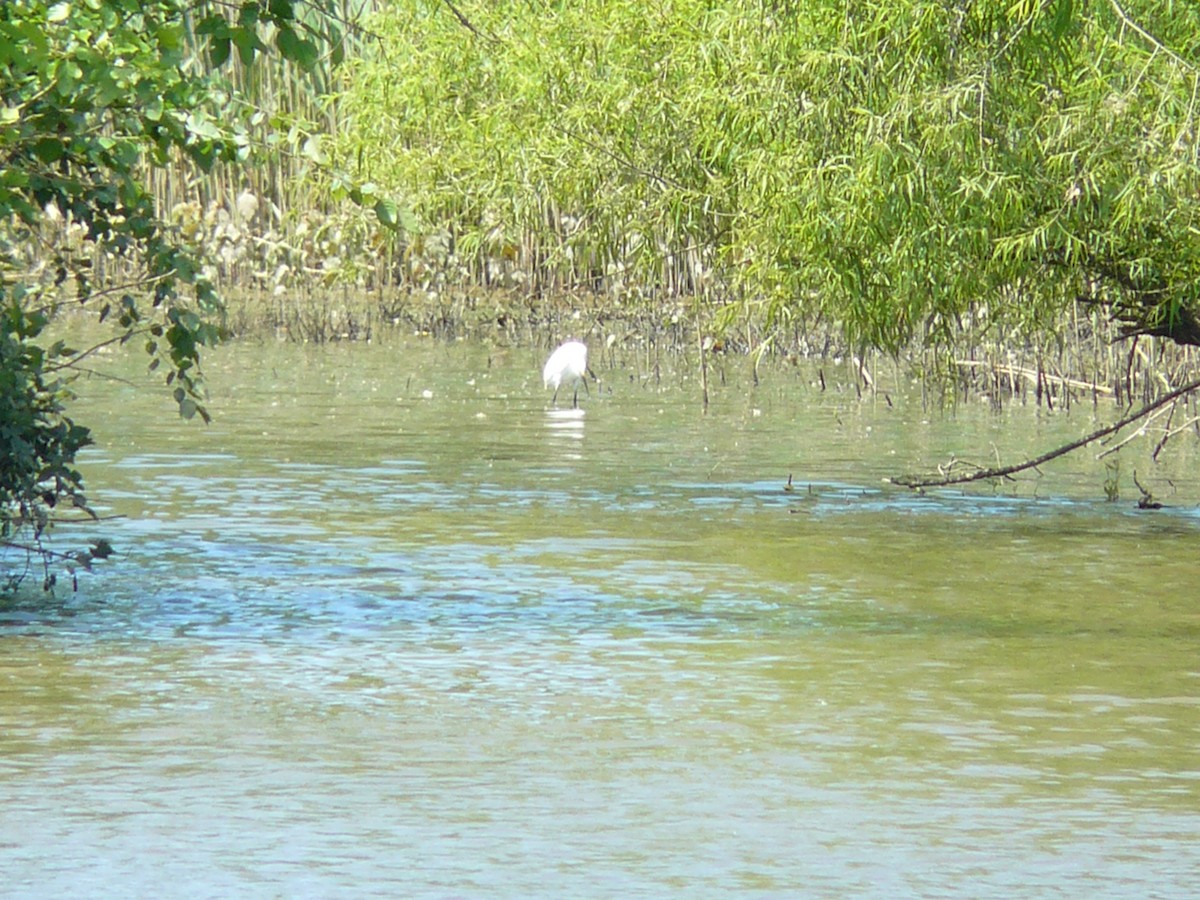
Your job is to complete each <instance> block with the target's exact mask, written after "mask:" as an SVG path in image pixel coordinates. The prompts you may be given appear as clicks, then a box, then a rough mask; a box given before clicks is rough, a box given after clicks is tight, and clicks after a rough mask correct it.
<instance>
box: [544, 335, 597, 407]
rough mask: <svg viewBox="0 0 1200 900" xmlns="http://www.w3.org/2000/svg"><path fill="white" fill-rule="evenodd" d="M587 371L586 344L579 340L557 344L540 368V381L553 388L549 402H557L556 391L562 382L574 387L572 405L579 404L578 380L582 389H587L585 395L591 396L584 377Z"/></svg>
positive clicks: (548, 387)
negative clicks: (581, 384) (543, 366)
mask: <svg viewBox="0 0 1200 900" xmlns="http://www.w3.org/2000/svg"><path fill="white" fill-rule="evenodd" d="M589 371H590V370H589V369H588V364H587V345H586V344H584V343H582V342H580V341H567V342H566V343H565V344H562V345H561V346H559V347H558V349H556V350H555V351H554V352H553V353H551V354H550V358H549V359H548V360H546V367H545V368H544V369H542V381H543V382H544V383H545V385H546V388H547V390H548V389H550V388H554V399H553V400H552V401H551V402H552V403H554V404H555V405H557V404H558V391H559V388H561V387H562V386H563V385H564V384H571V385H573V386H574V388H575V394H574V396H573V397H572V399H571V406H573V407H575V406H578V405H579V384H580V382H582V383H583V389H584V390H585V391H587V395H588V396H589V397H591V396H592V391H591V388H589V387H588V383H587V378H586V377H585V376H586V375H587V373H588V372H589ZM593 377H594V376H593Z"/></svg>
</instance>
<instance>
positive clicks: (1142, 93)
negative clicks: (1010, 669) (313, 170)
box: [341, 0, 1200, 350]
mask: <svg viewBox="0 0 1200 900" xmlns="http://www.w3.org/2000/svg"><path fill="white" fill-rule="evenodd" d="M374 27H375V28H376V29H377V30H378V31H379V32H380V33H381V35H382V36H383V38H384V40H383V42H382V45H381V49H380V51H379V52H378V53H373V54H368V55H366V56H364V57H363V58H361V59H359V60H357V63H356V66H357V68H356V78H355V81H354V84H353V87H352V89H351V91H350V94H349V96H348V97H346V98H345V103H344V106H343V110H344V111H345V112H347V113H349V114H350V116H351V121H352V122H353V123H354V127H352V128H347V129H344V130H343V132H342V134H341V152H342V155H343V159H344V160H345V161H346V162H347V164H348V165H350V164H357V165H358V166H359V171H360V173H362V174H363V175H364V176H369V177H370V178H372V179H373V180H375V181H377V182H379V183H381V184H383V185H384V186H386V187H388V188H395V189H397V190H400V191H403V192H405V194H406V196H407V200H408V204H409V206H411V208H412V209H413V211H414V212H415V213H416V214H417V216H418V217H419V218H420V219H421V221H422V222H423V224H424V227H425V228H426V229H427V230H428V231H429V232H433V231H435V230H437V229H440V228H446V229H448V231H449V233H450V234H451V236H452V240H453V244H454V247H455V250H456V252H458V253H459V254H461V255H465V256H483V257H488V258H503V259H512V258H515V259H517V261H518V267H519V268H523V269H524V270H525V271H527V272H528V277H529V278H530V279H531V281H532V283H534V284H535V285H537V286H572V285H579V284H589V283H599V282H600V281H601V280H605V279H607V280H608V282H609V283H611V282H612V280H613V278H614V275H619V276H620V278H621V279H622V281H623V282H624V283H628V284H631V285H643V286H645V285H649V286H652V287H653V288H654V289H655V290H656V291H668V292H674V293H684V294H688V293H693V292H694V293H698V294H700V295H703V296H715V297H717V298H719V299H725V300H728V301H730V302H732V303H734V305H735V306H736V308H737V309H738V310H739V311H741V312H746V313H750V314H752V315H757V316H759V317H760V318H761V319H762V320H765V321H779V322H782V321H792V322H795V321H804V322H812V321H816V320H818V319H820V320H823V321H825V322H826V323H833V324H836V325H838V326H840V327H841V328H843V329H844V330H845V333H846V334H847V335H848V336H849V337H850V338H851V340H853V341H854V342H856V343H861V344H864V345H873V346H876V347H880V348H885V349H890V350H895V349H898V348H900V347H903V346H905V345H906V344H908V343H909V342H911V341H913V340H914V339H916V340H919V341H922V342H925V343H929V342H935V343H936V342H939V341H945V340H949V339H950V338H951V337H952V336H953V334H954V333H955V332H956V330H957V329H959V328H961V327H962V325H963V322H964V320H965V319H970V321H971V322H972V323H973V325H974V326H976V327H978V326H979V324H980V323H983V324H984V326H986V325H987V323H990V322H996V323H1003V324H1004V327H1005V328H1011V329H1018V330H1020V329H1025V330H1027V331H1029V330H1037V329H1044V328H1046V327H1050V326H1052V325H1053V324H1054V323H1056V322H1058V321H1060V316H1061V313H1062V311H1063V309H1064V308H1065V307H1066V306H1067V305H1069V304H1071V303H1073V302H1075V301H1076V300H1083V301H1084V302H1089V303H1096V304H1098V305H1100V306H1102V307H1103V308H1105V309H1107V310H1108V311H1109V312H1110V313H1111V314H1112V315H1113V316H1114V317H1116V318H1117V319H1118V320H1119V321H1122V322H1124V323H1126V324H1127V325H1128V327H1129V328H1130V330H1131V331H1141V332H1147V333H1154V334H1161V335H1164V336H1168V337H1171V338H1174V339H1175V340H1178V341H1181V342H1185V343H1196V342H1200V327H1197V320H1196V318H1195V316H1196V312H1197V305H1196V304H1197V300H1196V290H1197V288H1196V285H1197V283H1200V241H1197V239H1196V238H1197V234H1198V233H1200V217H1198V212H1200V165H1198V150H1197V135H1196V116H1197V113H1198V109H1197V97H1198V95H1200V88H1198V84H1197V67H1198V66H1200V7H1198V6H1196V5H1194V4H1180V3H1173V2H1167V0H1143V2H1136V3H1135V2H1128V3H1126V4H1122V3H1119V2H1117V0H1097V2H1092V3H1073V2H1071V0H1014V2H1002V3H996V2H982V0H976V2H963V3H945V2H933V0H898V2H852V0H850V2H848V0H836V2H835V0H815V2H805V3H796V2H766V0H758V2H752V0H671V2H664V3H655V4H643V3H633V2H629V0H593V2H584V3H562V4H559V3H550V4H542V3H528V2H525V0H520V2H505V0H501V2H495V0H487V2H482V0H461V2H455V3H454V4H448V3H445V2H442V0H414V2H409V3H398V4H392V5H389V6H388V7H387V8H386V11H385V12H384V13H382V14H381V15H380V16H379V17H378V19H377V21H376V22H375V24H374Z"/></svg>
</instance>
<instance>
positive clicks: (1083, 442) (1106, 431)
mask: <svg viewBox="0 0 1200 900" xmlns="http://www.w3.org/2000/svg"><path fill="white" fill-rule="evenodd" d="M1195 390H1200V379H1197V380H1195V381H1192V382H1189V383H1188V384H1185V385H1184V386H1183V387H1181V388H1176V389H1175V390H1173V391H1171V392H1170V393H1168V394H1164V395H1163V396H1162V397H1160V398H1158V399H1157V400H1155V401H1154V402H1153V403H1147V404H1146V405H1145V406H1143V407H1142V408H1141V409H1139V410H1138V411H1137V412H1135V413H1130V414H1129V415H1128V416H1126V417H1125V418H1123V419H1120V420H1119V421H1117V422H1114V423H1113V424H1112V425H1109V426H1107V427H1105V428H1101V429H1100V430H1099V431H1093V432H1092V433H1091V434H1088V435H1085V436H1083V437H1081V438H1080V439H1079V440H1077V441H1072V442H1071V443H1069V444H1063V446H1061V447H1056V448H1055V449H1054V450H1049V451H1047V452H1046V453H1043V454H1042V455H1041V456H1038V457H1035V458H1034V459H1029V460H1026V461H1025V462H1022V463H1017V464H1015V465H1011V466H994V467H992V468H985V469H979V470H977V471H975V472H972V473H971V474H969V475H954V476H950V477H946V476H944V475H943V476H937V477H931V478H921V477H917V476H906V477H900V478H889V479H887V480H888V481H889V482H891V483H892V484H898V485H902V486H903V487H908V488H927V487H946V486H948V485H951V484H966V483H967V482H970V481H983V480H985V479H988V478H1006V477H1007V476H1009V475H1015V474H1016V473H1017V472H1024V471H1025V470H1026V469H1035V468H1037V467H1038V466H1040V465H1041V464H1042V463H1046V462H1049V461H1050V460H1052V459H1057V458H1058V457H1060V456H1065V455H1066V454H1068V453H1071V452H1073V451H1075V450H1078V449H1079V448H1080V447H1086V446H1087V445H1088V444H1090V443H1092V442H1093V441H1098V440H1099V439H1100V438H1102V437H1107V436H1108V435H1110V434H1115V433H1116V432H1118V431H1120V430H1121V429H1122V428H1124V427H1125V426H1126V425H1129V424H1131V423H1133V422H1136V421H1137V420H1138V419H1141V418H1145V417H1146V416H1148V415H1150V413H1152V412H1154V411H1155V410H1156V409H1159V408H1161V407H1163V406H1166V405H1167V404H1168V403H1171V402H1172V401H1174V400H1178V399H1179V398H1180V397H1182V396H1184V395H1185V394H1190V393H1192V391H1195Z"/></svg>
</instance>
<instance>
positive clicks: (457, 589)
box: [0, 339, 1200, 897]
mask: <svg viewBox="0 0 1200 900" xmlns="http://www.w3.org/2000/svg"><path fill="white" fill-rule="evenodd" d="M540 361H541V360H540V356H539V354H535V353H532V352H527V351H515V350H513V351H497V350H494V349H493V350H488V349H486V348H481V347H468V346H456V345H450V346H447V345H444V344H434V343H428V342H423V341H420V340H415V339H414V340H412V341H409V342H401V341H397V342H395V343H391V344H385V345H373V346H366V345H356V346H346V347H330V348H325V349H306V348H297V347H290V346H289V347H280V346H275V345H273V344H267V345H255V344H249V343H247V344H240V345H235V346H231V347H227V348H224V349H222V350H221V351H219V352H217V353H215V354H213V355H211V356H210V359H209V363H208V367H207V368H208V375H209V380H210V384H211V390H212V404H211V405H212V409H213V412H214V413H215V414H216V416H217V419H216V422H215V423H214V424H213V425H212V426H211V427H208V428H204V427H202V426H199V425H182V424H180V423H179V422H178V421H177V420H176V419H175V418H173V415H172V412H171V404H170V401H169V399H166V398H164V397H163V396H162V395H161V393H159V392H154V391H149V392H148V391H146V390H145V389H144V387H137V386H134V385H129V384H124V383H119V382H110V381H101V380H98V379H97V380H93V381H91V382H90V383H88V384H86V385H84V386H83V393H84V394H85V397H84V401H83V403H82V404H81V407H80V409H79V418H80V419H81V420H83V421H85V422H89V423H92V424H94V425H95V426H96V428H97V437H98V439H99V446H98V447H97V448H95V449H93V450H90V451H88V453H87V454H86V455H85V458H84V459H83V464H84V466H85V470H86V474H87V476H88V480H89V486H90V488H91V491H90V493H91V494H92V496H93V497H94V498H95V500H96V501H97V503H98V506H99V507H100V508H101V511H102V512H107V513H119V514H122V515H123V516H125V518H122V519H119V520H116V521H114V522H112V523H110V524H109V525H108V527H107V528H106V530H105V532H104V533H105V534H106V535H107V536H108V537H109V538H110V539H111V540H112V541H113V542H114V544H116V545H117V547H118V549H119V551H120V556H119V558H117V559H115V560H112V561H110V562H108V563H105V564H104V565H103V566H102V567H101V568H100V569H99V570H98V571H97V572H96V573H94V574H91V575H87V576H85V577H84V578H82V579H81V581H80V586H79V592H78V593H76V594H72V593H70V592H68V591H60V592H59V595H58V596H57V598H56V599H54V600H52V601H49V602H43V601H37V602H35V601H33V600H30V599H26V600H23V601H20V602H14V603H9V604H7V605H5V606H3V607H2V608H0V799H2V803H0V873H3V874H2V876H0V893H3V894H6V895H13V896H17V895H20V896H29V895H46V896H77V895H79V894H81V893H86V894H88V895H93V896H95V895H116V894H120V895H122V896H147V897H149V896H154V897H164V896H187V897H209V896H211V897H227V896H314V897H317V896H320V897H325V896H337V895H340V896H365V895H386V896H434V897H459V896H470V897H476V896H479V897H484V896H486V897H496V896H637V895H641V896H658V895H662V894H665V893H670V892H674V891H678V892H680V893H685V894H687V895H689V896H704V895H724V894H729V893H734V892H737V893H745V894H755V893H758V894H763V895H789V896H796V895H811V896H845V895H850V894H854V895H868V896H869V895H874V896H887V897H894V896H905V895H909V896H973V897H985V896H986V897H1012V896H1122V897H1127V896H1140V897H1151V896H1158V897H1184V896H1189V895H1195V893H1196V892H1197V891H1200V853H1198V852H1197V847H1198V846H1200V750H1198V747H1200V662H1198V660H1200V655H1198V651H1200V605H1198V602H1197V596H1198V592H1197V587H1196V586H1197V582H1198V576H1200V562H1197V555H1196V546H1197V539H1198V538H1200V517H1198V516H1197V513H1196V504H1197V503H1198V502H1200V487H1198V485H1197V480H1196V477H1195V472H1196V468H1195V457H1194V453H1193V451H1187V452H1183V453H1179V454H1177V455H1176V456H1175V457H1174V458H1173V462H1168V463H1166V464H1165V465H1167V466H1174V468H1162V467H1160V468H1159V469H1157V470H1155V471H1153V472H1150V470H1149V469H1148V468H1146V467H1147V466H1148V465H1149V463H1148V461H1147V460H1145V459H1144V458H1142V457H1132V456H1131V457H1128V458H1127V461H1126V462H1125V463H1124V466H1125V469H1124V470H1123V490H1124V491H1125V496H1124V498H1123V500H1122V502H1121V503H1118V504H1109V503H1105V502H1103V499H1102V498H1103V490H1102V482H1103V477H1104V469H1103V466H1102V465H1101V464H1099V463H1096V462H1095V461H1094V460H1093V459H1092V457H1091V455H1089V454H1085V455H1083V456H1081V457H1076V458H1074V459H1072V460H1070V461H1067V462H1065V463H1059V464H1057V465H1051V466H1049V467H1047V468H1046V470H1045V471H1044V472H1043V474H1042V476H1041V477H1039V478H1036V479H1031V480H1025V481H1022V482H1020V483H1019V484H1017V485H1014V486H1012V487H1011V488H1009V489H1006V490H1005V491H1004V492H1003V493H1000V494H993V493H992V492H991V491H989V490H988V489H987V488H978V489H975V490H973V491H971V492H968V493H966V494H964V493H962V492H944V493H936V494H932V495H929V496H925V497H920V496H916V495H913V494H910V493H907V492H904V491H900V490H896V489H890V488H887V487H885V486H884V485H883V484H882V483H881V480H882V478H883V477H884V476H886V475H889V474H898V473H900V472H903V471H907V470H909V469H913V468H918V467H921V466H923V465H929V464H933V463H936V462H939V461H942V460H944V459H945V458H947V457H948V456H949V454H950V453H952V452H954V453H958V455H959V456H962V457H972V458H974V459H976V460H978V461H981V462H987V461H990V459H991V458H992V454H994V453H999V454H1000V456H1001V457H1003V458H1004V459H1006V460H1007V459H1015V458H1019V457H1021V456H1022V455H1024V451H1028V450H1031V449H1044V448H1046V447H1048V446H1053V445H1054V444H1056V443H1058V442H1060V441H1065V440H1067V439H1070V438H1073V437H1076V436H1078V435H1079V434H1081V433H1083V432H1084V431H1086V430H1089V429H1090V428H1091V427H1092V425H1093V423H1092V420H1091V410H1090V409H1078V408H1077V409H1076V410H1074V411H1072V412H1071V413H1070V414H1069V415H1068V414H1063V413H1059V414H1055V415H1046V414H1044V413H1038V412H1035V411H1033V410H1030V409H1021V408H1016V409H1012V410H1009V411H1006V412H1004V413H1002V414H999V415H997V414H993V413H991V412H988V411H987V410H986V408H983V407H982V406H981V407H979V408H975V407H973V406H970V407H962V408H960V409H958V410H957V411H953V412H951V413H946V414H943V413H941V412H931V411H926V410H923V409H922V408H921V404H920V403H919V399H914V398H913V397H911V396H909V394H910V391H909V390H908V387H907V386H905V385H896V384H890V385H887V386H885V387H886V389H887V390H888V392H889V399H891V400H892V401H893V404H894V405H889V404H888V403H887V402H885V400H884V399H883V398H882V397H879V398H877V399H875V400H874V401H867V402H863V403H860V402H858V401H857V400H856V399H855V398H854V392H853V391H852V390H845V389H840V390H839V389H837V388H836V382H837V375H838V373H837V372H835V371H832V370H831V371H830V372H828V373H827V374H828V376H829V378H828V380H829V382H830V389H829V390H827V391H825V392H821V391H819V390H817V389H816V388H814V387H812V386H810V384H809V374H810V373H805V372H802V371H801V370H798V369H797V370H792V369H789V370H787V371H769V372H766V373H765V375H764V379H763V383H762V384H761V385H760V386H758V387H754V386H753V385H752V384H751V382H750V377H749V373H748V372H747V371H746V370H745V368H744V367H743V366H742V365H741V364H740V363H738V362H735V361H730V362H729V363H727V366H726V373H725V375H726V379H725V380H726V384H725V385H724V386H721V385H720V379H719V378H717V377H716V376H715V375H714V385H715V387H714V403H713V407H712V409H711V410H710V412H709V414H708V415H707V416H701V415H700V414H699V409H698V404H697V394H698V388H697V385H696V384H695V382H694V379H692V378H690V377H689V376H688V374H687V373H686V370H683V369H676V368H673V367H672V366H671V365H670V364H669V362H665V363H664V368H662V369H661V370H660V371H659V373H658V376H659V377H654V372H653V371H651V370H650V369H649V368H648V366H647V364H646V362H645V361H644V360H642V361H640V362H639V361H637V360H635V359H634V358H632V357H628V358H622V359H619V360H617V364H616V365H615V366H614V367H609V365H608V364H607V362H606V361H601V360H599V359H594V360H593V365H594V367H595V368H598V369H599V370H600V374H601V375H602V377H603V378H604V386H603V390H602V391H600V392H599V395H597V393H596V392H594V393H593V396H592V397H591V399H590V400H588V399H583V400H582V405H583V407H584V408H583V411H580V412H575V411H569V410H558V411H553V410H548V409H547V402H548V395H547V394H545V393H544V392H543V391H542V388H541V384H540V381H539V372H538V368H539V364H540ZM112 365H116V363H112ZM124 374H125V375H127V376H129V374H130V370H128V369H126V370H125V372H124ZM134 380H135V381H137V380H139V379H136V378H135V379H134ZM918 397H919V395H918ZM1134 467H1137V468H1138V470H1139V475H1140V477H1142V478H1143V481H1145V480H1147V478H1153V479H1155V485H1156V488H1161V487H1164V486H1166V485H1167V484H1168V482H1167V478H1168V477H1169V478H1170V481H1171V483H1173V484H1174V489H1173V490H1172V491H1170V492H1169V493H1168V495H1167V496H1164V497H1163V498H1162V499H1164V500H1166V501H1167V502H1169V503H1172V504H1173V508H1171V509H1169V510H1164V511H1162V512H1160V513H1155V514H1146V513H1140V514H1139V513H1136V512H1134V511H1132V510H1131V506H1132V500H1133V499H1135V498H1136V492H1135V491H1134V490H1133V487H1132V484H1131V482H1130V481H1129V476H1130V473H1131V471H1132V468H1134ZM789 473H791V474H792V475H793V478H794V487H795V490H793V491H792V492H790V493H789V492H785V491H784V490H783V489H782V488H783V485H784V483H785V482H786V480H787V476H788V474H789ZM1147 473H1149V475H1147ZM88 533H90V532H88Z"/></svg>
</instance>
